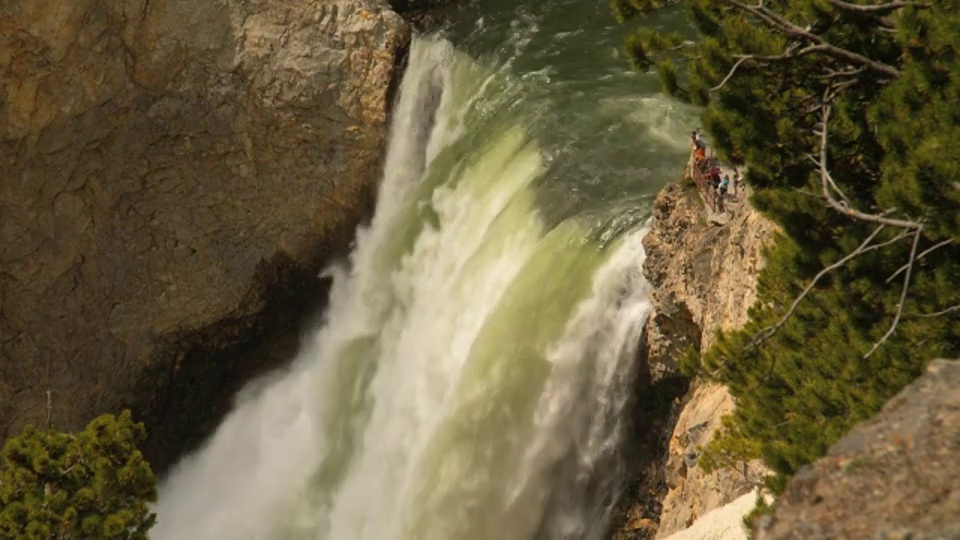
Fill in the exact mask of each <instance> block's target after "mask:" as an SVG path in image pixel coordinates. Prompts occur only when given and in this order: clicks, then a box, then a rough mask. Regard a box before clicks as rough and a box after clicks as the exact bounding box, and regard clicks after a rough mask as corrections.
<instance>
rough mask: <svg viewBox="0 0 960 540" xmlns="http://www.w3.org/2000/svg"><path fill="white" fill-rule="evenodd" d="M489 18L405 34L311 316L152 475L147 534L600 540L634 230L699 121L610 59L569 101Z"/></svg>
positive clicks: (634, 260)
mask: <svg viewBox="0 0 960 540" xmlns="http://www.w3.org/2000/svg"><path fill="white" fill-rule="evenodd" d="M560 3H562V2H560ZM521 8H522V9H526V8H523V6H522V5H521ZM495 19H496V17H494V16H493V15H491V20H495ZM534 19H535V20H534V21H533V22H536V17H534ZM490 24H494V23H492V22H490V21H487V22H483V21H476V20H475V21H473V22H471V23H470V24H469V25H467V26H466V27H465V28H466V30H465V31H462V32H460V33H458V30H457V29H456V25H454V27H453V28H452V29H451V30H450V31H449V33H448V37H449V38H450V39H451V40H453V42H454V43H457V45H456V46H455V45H454V44H453V43H451V41H449V40H447V39H444V38H439V37H421V38H416V39H415V40H414V43H413V44H412V47H411V51H410V58H409V62H408V67H407V70H406V73H405V75H404V79H403V82H402V84H401V88H400V93H399V100H398V103H397V104H396V107H395V110H394V114H393V120H392V126H391V133H390V138H389V147H388V154H387V159H386V162H385V166H384V177H383V181H382V183H381V187H380V194H379V198H378V205H377V209H376V212H375V215H374V217H373V220H372V221H371V223H370V224H369V226H368V227H366V228H363V229H361V230H359V231H358V238H357V243H356V248H355V249H354V251H353V252H352V253H351V255H350V258H349V260H348V261H344V263H343V264H340V265H337V266H335V267H333V268H331V269H330V272H331V273H332V274H333V276H334V286H333V288H332V291H331V293H330V294H331V298H330V303H329V307H328V310H327V312H326V314H325V316H324V319H323V322H322V323H321V324H320V326H319V327H318V328H317V329H315V330H314V331H313V333H312V334H311V335H310V336H308V339H307V340H305V341H306V345H305V346H304V347H303V350H302V351H301V352H300V354H299V355H298V358H297V359H296V361H295V362H294V363H293V364H292V365H291V366H290V367H289V368H287V369H285V370H282V371H280V372H278V373H274V374H272V375H271V376H269V377H268V378H266V379H263V380H260V381H256V382H255V383H253V384H251V385H250V386H249V387H248V388H247V389H245V390H244V391H243V392H241V394H240V395H239V396H238V398H237V404H236V407H235V410H234V411H233V412H232V413H231V414H230V415H229V416H228V417H227V418H226V420H225V421H224V422H223V423H222V425H221V426H219V428H218V430H217V431H216V433H215V434H214V435H213V436H212V437H211V439H210V440H209V441H207V443H206V444H205V445H204V447H203V448H202V449H200V450H199V451H198V452H196V453H195V454H193V455H191V456H188V457H187V458H186V459H184V460H183V461H182V462H181V463H180V464H179V465H178V466H177V467H176V468H175V469H174V470H173V471H172V472H171V473H170V475H169V476H168V477H167V478H165V479H164V480H163V482H162V484H161V487H160V496H159V503H158V505H157V513H158V519H159V522H158V524H157V526H156V527H155V529H154V530H153V531H152V536H153V537H154V538H159V539H166V538H170V539H182V538H201V539H275V538H276V539H284V538H297V539H299V538H311V539H313V538H316V539H335V540H340V539H349V540H354V539H358V540H359V539H371V540H372V539H376V540H385V539H439V540H446V539H454V538H456V539H478V540H480V539H484V540H485V539H489V538H503V539H524V538H599V537H602V536H603V534H604V533H605V530H606V527H607V524H608V522H609V518H610V512H611V509H612V508H613V504H614V503H615V502H616V498H617V495H618V492H619V489H620V488H621V485H620V482H621V480H622V479H623V477H624V475H623V474H621V473H622V467H623V463H622V460H621V456H620V453H619V450H620V447H621V442H622V440H623V437H624V433H625V430H626V429H627V424H628V420H629V419H628V418H626V415H625V409H626V407H627V404H628V402H629V399H630V387H631V383H632V381H633V367H634V366H633V360H634V356H635V352H636V347H637V343H638V339H639V333H640V329H641V327H642V325H643V323H644V321H645V318H646V316H647V314H648V312H649V310H650V305H649V301H648V293H649V291H648V286H647V284H646V281H645V280H644V278H643V276H642V272H641V266H642V262H643V257H644V254H643V247H642V244H641V242H640V240H641V238H642V234H643V231H642V228H641V226H642V221H643V218H644V217H645V215H646V214H647V213H648V212H649V209H648V206H647V205H648V201H649V196H650V194H652V193H653V192H655V191H656V189H657V188H658V187H659V185H660V184H662V183H663V182H664V181H666V180H667V179H668V177H667V176H668V172H667V171H675V170H677V168H678V164H679V163H680V160H681V156H682V154H683V147H682V145H683V144H684V142H685V138H684V133H685V132H686V131H687V130H686V125H685V124H686V123H689V122H690V121H691V120H690V118H692V115H693V112H692V111H689V110H686V109H684V108H682V107H680V106H679V105H676V104H674V103H672V102H670V101H669V100H667V99H666V98H664V97H663V96H659V95H658V94H655V93H648V95H643V94H642V92H639V91H638V92H639V97H637V94H636V93H635V94H634V95H633V96H631V95H629V94H628V93H627V92H626V88H627V86H626V84H625V83H624V81H626V80H631V79H636V78H637V77H636V76H635V75H630V74H629V73H627V72H626V71H625V69H626V68H625V67H624V66H621V68H619V71H617V69H615V68H612V67H610V66H609V65H608V66H607V67H606V68H604V69H608V70H609V71H610V72H611V73H612V74H614V75H615V77H614V78H616V77H621V78H622V79H623V80H619V79H617V80H615V81H613V82H611V83H610V88H609V89H608V90H609V91H607V92H606V93H605V92H604V91H603V87H602V85H599V84H597V85H596V89H597V90H596V95H595V96H594V97H592V98H590V99H585V98H583V96H579V97H576V99H574V98H570V97H569V96H567V95H566V94H565V92H568V91H569V92H573V91H574V88H575V86H576V85H575V84H574V82H575V79H576V77H574V76H573V75H571V74H570V73H567V72H566V71H564V70H563V69H561V68H560V67H558V66H559V64H557V65H555V66H553V67H551V66H550V65H547V66H539V67H537V66H535V65H531V66H527V67H523V68H521V67H519V66H523V65H524V64H525V63H530V62H532V60H531V59H530V58H528V57H527V56H525V52H524V51H526V50H527V47H528V46H530V45H529V44H530V43H533V44H536V39H537V34H538V32H539V30H536V29H535V28H534V29H533V30H531V28H533V26H530V27H527V28H526V29H521V30H516V31H515V32H514V34H515V35H513V34H512V35H511V36H508V37H503V38H502V43H501V44H503V43H506V44H508V45H511V46H512V47H514V48H515V49H516V50H514V51H513V52H509V53H504V51H502V50H493V51H491V50H484V48H483V42H484V36H486V34H485V33H484V32H485V31H484V27H485V25H490ZM611 24H612V23H611ZM534 26H536V25H534ZM495 27H496V25H495ZM457 36H460V41H459V42H458V40H457ZM550 39H555V36H553V37H550ZM494 41H496V40H494ZM498 43H499V42H498ZM498 47H500V45H498ZM608 52H609V51H608ZM545 61H546V62H551V61H552V60H550V59H549V58H547V59H546V60H545ZM613 61H619V60H618V59H613V60H611V64H610V65H612V62H613ZM534 63H535V62H534ZM595 63H596V62H593V63H592V64H595ZM538 73H552V74H551V75H550V76H551V77H553V78H554V80H555V82H554V83H549V82H546V81H544V80H542V77H541V75H538ZM582 76H593V75H592V74H591V73H589V72H588V73H586V74H584V75H582ZM565 77H566V78H567V79H568V80H565V81H564V80H563V79H564V78H565ZM571 81H573V82H571ZM634 82H636V81H634ZM544 84H547V85H548V86H552V85H553V84H555V85H556V87H555V88H554V90H550V91H547V90H545V89H544V88H542V86H543V85H544ZM641 86H642V85H641ZM565 100H566V101H565ZM562 103H565V104H566V108H558V107H559V105H560V104H562ZM688 116H689V118H688ZM598 126H599V127H598ZM604 126H605V127H604ZM601 128H602V129H601ZM674 131H675V132H676V133H675V135H676V136H675V137H674V136H673V132H674ZM605 133H606V134H607V135H605ZM611 133H612V134H613V135H609V134H611ZM657 133H668V134H669V136H659V135H657ZM590 137H592V140H590V141H581V140H579V139H580V138H590ZM628 137H629V138H630V140H629V143H630V148H629V149H627V150H625V149H624V148H626V147H622V146H618V145H621V144H622V143H623V142H624V139H625V138H628ZM675 139H676V140H680V141H684V142H681V143H680V145H681V146H680V147H679V148H676V145H677V143H676V142H675ZM627 152H628V153H627ZM651 152H652V154H650V153H651ZM594 154H596V155H594ZM648 154H649V157H648V158H642V159H646V161H642V159H641V158H640V157H638V156H646V155H648ZM598 156H599V157H598ZM630 156H633V158H632V159H629V157H630ZM668 158H669V159H670V161H671V162H670V163H668V164H664V163H661V161H662V160H664V159H668ZM638 159H641V161H642V162H641V163H637V162H636V161H637V160H638ZM637 167H642V168H643V169H644V171H646V172H645V173H644V174H643V175H639V174H636V173H637V171H638V170H639V169H637ZM651 171H660V173H654V172H651ZM658 174H659V176H658ZM635 176H636V177H635Z"/></svg>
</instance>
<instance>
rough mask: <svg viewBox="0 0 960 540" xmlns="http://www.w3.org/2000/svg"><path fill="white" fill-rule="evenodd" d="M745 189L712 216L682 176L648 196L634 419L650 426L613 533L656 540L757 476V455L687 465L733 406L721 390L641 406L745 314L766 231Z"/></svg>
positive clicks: (698, 385)
mask: <svg viewBox="0 0 960 540" xmlns="http://www.w3.org/2000/svg"><path fill="white" fill-rule="evenodd" d="M687 176H689V175H687ZM748 196H749V193H748V192H745V191H741V192H740V193H738V197H736V198H735V199H736V200H733V201H730V202H728V203H727V208H728V210H729V213H728V215H724V216H717V215H715V214H712V213H711V212H709V211H708V210H707V208H706V207H705V205H704V203H703V201H702V199H701V197H700V196H699V194H698V192H697V189H696V187H695V186H694V185H693V183H692V181H690V180H689V179H688V180H684V181H681V182H677V183H674V184H671V185H669V186H667V187H666V188H664V189H663V190H662V191H661V192H660V194H659V195H658V196H657V199H656V201H655V203H654V208H653V220H652V224H651V229H650V232H649V233H648V234H647V236H646V237H645V239H644V246H645V247H646V250H647V259H646V262H645V263H644V271H645V274H646V276H647V279H648V280H649V281H650V282H651V284H652V285H653V305H654V313H653V315H652V316H651V317H650V319H649V320H648V321H647V325H646V328H645V329H644V343H643V344H642V351H641V361H642V362H643V363H642V365H643V366H644V372H645V373H644V374H642V376H641V379H643V380H644V381H645V382H644V383H643V384H642V385H641V388H639V389H638V394H639V395H640V396H641V397H640V398H639V402H640V404H639V406H638V407H637V410H636V411H635V413H634V417H635V418H637V419H638V420H637V422H640V423H641V424H644V425H648V426H651V425H652V427H654V428H655V429H658V430H660V432H659V433H656V434H653V435H647V436H648V437H649V436H653V437H656V441H657V444H656V445H653V446H650V447H647V448H645V449H644V451H643V452H639V451H638V452H635V453H634V454H633V455H632V456H631V460H632V461H633V467H634V470H636V471H638V474H639V478H638V480H637V485H635V486H633V488H632V490H631V491H632V497H631V498H632V499H634V502H633V507H632V508H630V509H629V510H628V514H627V519H626V524H625V525H624V526H623V527H622V528H621V530H620V531H619V532H618V533H616V535H615V537H616V538H619V539H634V538H654V537H656V538H663V537H666V536H668V535H670V534H672V533H674V532H677V531H679V530H682V529H684V528H686V527H688V526H690V525H691V524H692V523H693V522H694V520H696V519H697V518H698V517H700V516H702V515H703V514H705V513H707V512H709V511H710V510H713V509H715V508H718V507H720V506H723V505H725V504H727V503H729V502H731V501H733V500H735V499H737V498H738V497H740V496H741V495H743V494H745V493H748V492H750V491H751V490H752V489H753V483H755V482H756V481H758V480H759V478H760V475H761V474H762V467H761V465H760V464H759V463H757V462H755V463H749V464H744V467H743V468H742V469H741V470H739V471H732V470H721V471H716V472H714V473H711V474H706V473H705V472H704V471H703V470H702V469H700V468H699V467H697V459H698V457H699V449H698V448H699V447H701V446H704V445H706V444H707V443H709V442H710V440H712V438H713V436H714V434H715V433H716V431H717V429H718V428H719V427H720V419H721V418H722V417H723V415H725V414H727V413H729V412H731V411H732V410H733V407H734V401H733V398H732V396H731V395H730V394H729V392H727V390H726V388H725V387H723V386H720V385H716V384H711V383H706V382H702V381H698V380H693V381H690V384H689V389H688V390H687V391H686V392H685V393H682V394H678V395H675V396H674V400H673V403H672V405H671V406H669V407H666V408H661V409H660V410H653V409H651V408H649V407H648V408H644V404H645V403H648V402H649V399H647V398H645V397H644V396H645V395H647V394H649V393H650V392H651V389H656V387H657V385H658V383H659V382H662V381H669V380H685V378H684V377H683V376H682V375H681V374H680V372H679V359H680V358H681V357H682V356H683V354H684V353H685V352H686V351H687V350H688V349H690V348H693V349H695V350H696V351H706V350H707V349H708V348H709V347H710V346H711V345H712V344H713V342H714V340H715V332H716V331H717V330H731V329H735V328H739V327H740V326H742V325H743V324H744V323H745V322H746V321H747V317H748V315H747V310H748V309H749V308H750V306H751V304H753V302H754V300H755V299H756V284H757V277H758V275H759V272H760V270H761V268H762V267H763V255H762V250H763V248H764V246H765V245H767V244H768V243H769V242H770V241H771V240H772V238H773V232H774V230H775V226H774V225H773V224H772V223H771V222H770V221H768V220H766V219H765V218H763V217H762V216H760V215H759V214H758V213H757V212H756V210H754V209H753V208H752V207H751V206H750V205H749V204H748V203H746V200H747V197H748ZM718 223H722V225H720V224H718ZM672 386H673V387H674V388H676V387H677V385H676V384H674V385H672ZM654 391H656V390H654ZM651 415H659V416H660V417H661V419H660V420H659V421H656V422H651V421H650V420H647V419H646V418H647V417H649V416H651ZM638 431H639V430H638Z"/></svg>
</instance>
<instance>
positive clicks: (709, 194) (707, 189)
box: [687, 144, 717, 212]
mask: <svg viewBox="0 0 960 540" xmlns="http://www.w3.org/2000/svg"><path fill="white" fill-rule="evenodd" d="M696 151H697V147H696V146H695V145H693V144H691V145H690V161H689V162H688V164H687V168H688V169H689V170H690V175H689V176H690V178H693V182H694V183H695V184H696V185H697V191H699V192H700V198H701V199H703V202H704V204H706V205H707V206H709V207H710V208H711V209H713V211H714V212H716V211H717V206H716V197H715V196H714V190H713V187H712V186H711V185H710V178H709V176H708V175H707V174H705V173H704V172H703V170H701V167H702V166H703V165H704V164H706V163H710V162H711V160H713V159H714V158H715V157H716V156H714V155H713V152H712V151H710V153H709V154H705V155H704V158H703V161H702V162H701V163H699V164H698V163H697V157H696Z"/></svg>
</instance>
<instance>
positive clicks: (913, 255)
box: [863, 225, 923, 358]
mask: <svg viewBox="0 0 960 540" xmlns="http://www.w3.org/2000/svg"><path fill="white" fill-rule="evenodd" d="M922 233H923V225H921V226H920V227H918V228H917V230H916V232H915V233H914V235H913V246H912V247H911V248H910V262H909V263H908V266H907V273H906V274H905V275H904V276H903V287H901V288H900V301H899V302H897V313H896V315H894V316H893V322H892V323H890V328H889V329H887V333H886V334H884V335H883V337H881V338H880V341H877V342H876V343H874V344H873V347H870V350H869V351H867V354H865V355H863V357H864V358H868V357H869V356H870V355H871V354H873V353H875V352H876V351H877V349H879V348H880V345H883V343H884V342H885V341H887V339H889V338H890V336H892V335H893V332H894V330H896V329H897V325H898V324H900V317H902V316H903V304H904V302H906V300H907V290H908V289H910V276H911V274H912V273H913V265H914V263H916V262H917V245H918V244H919V243H920V235H921V234H922Z"/></svg>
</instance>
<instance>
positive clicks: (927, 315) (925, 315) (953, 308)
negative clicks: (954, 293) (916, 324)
mask: <svg viewBox="0 0 960 540" xmlns="http://www.w3.org/2000/svg"><path fill="white" fill-rule="evenodd" d="M954 311H960V304H957V305H954V306H950V307H948V308H947V309H943V310H940V311H937V312H935V313H912V315H914V316H916V317H923V318H931V317H940V316H942V315H946V314H947V313H953V312H954Z"/></svg>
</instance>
